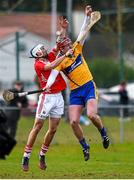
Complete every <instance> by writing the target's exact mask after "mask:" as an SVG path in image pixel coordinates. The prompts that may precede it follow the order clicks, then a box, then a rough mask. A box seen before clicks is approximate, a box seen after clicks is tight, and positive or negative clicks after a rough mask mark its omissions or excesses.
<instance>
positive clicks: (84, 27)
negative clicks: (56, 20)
mask: <svg viewBox="0 0 134 180" xmlns="http://www.w3.org/2000/svg"><path fill="white" fill-rule="evenodd" d="M89 23H90V16H87V15H86V16H85V18H84V22H83V25H82V27H81V30H80V33H79V35H78V38H77V40H76V41H78V42H80V43H81V44H82V45H83V44H84V42H85V39H86V37H87V35H88V31H87V32H86V28H87V26H88V25H89ZM85 32H86V33H85ZM83 33H85V35H84V36H83V38H82V39H81V40H80V38H81V35H82V34H83Z"/></svg>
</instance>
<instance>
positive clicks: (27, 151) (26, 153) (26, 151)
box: [23, 145, 32, 158]
mask: <svg viewBox="0 0 134 180" xmlns="http://www.w3.org/2000/svg"><path fill="white" fill-rule="evenodd" d="M31 152H32V147H30V146H28V145H26V146H25V149H24V155H23V156H24V157H28V158H30V155H31Z"/></svg>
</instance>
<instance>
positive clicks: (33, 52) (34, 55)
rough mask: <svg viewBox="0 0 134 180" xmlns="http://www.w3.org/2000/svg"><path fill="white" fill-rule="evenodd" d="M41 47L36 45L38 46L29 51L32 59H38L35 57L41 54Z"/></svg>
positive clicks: (41, 45)
mask: <svg viewBox="0 0 134 180" xmlns="http://www.w3.org/2000/svg"><path fill="white" fill-rule="evenodd" d="M42 47H44V45H43V44H38V45H36V46H34V47H33V48H32V49H31V50H30V54H31V56H32V57H34V58H37V57H39V56H38V55H37V52H42V50H41V48H42Z"/></svg>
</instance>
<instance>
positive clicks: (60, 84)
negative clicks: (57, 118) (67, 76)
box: [34, 52, 66, 94]
mask: <svg viewBox="0 0 134 180" xmlns="http://www.w3.org/2000/svg"><path fill="white" fill-rule="evenodd" d="M55 58H56V57H55V55H54V53H53V52H50V53H49V54H48V62H52V61H54V60H55ZM48 62H45V61H43V60H42V59H37V60H35V63H34V69H35V71H36V74H37V76H38V79H39V82H40V87H41V89H43V88H44V87H45V86H46V83H47V80H48V77H49V75H50V73H51V70H45V69H44V67H45V65H46V64H47V63H48ZM65 88H66V82H65V80H64V79H63V77H62V76H61V74H60V73H59V75H58V76H57V78H56V80H55V82H54V84H53V85H52V86H51V88H50V91H49V92H46V93H45V92H44V93H45V94H53V93H58V92H60V91H62V90H64V89H65Z"/></svg>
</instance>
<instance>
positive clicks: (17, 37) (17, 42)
mask: <svg viewBox="0 0 134 180" xmlns="http://www.w3.org/2000/svg"><path fill="white" fill-rule="evenodd" d="M15 37H16V80H18V81H19V80H20V66H19V63H20V62H19V61H20V59H19V32H16V33H15Z"/></svg>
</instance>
